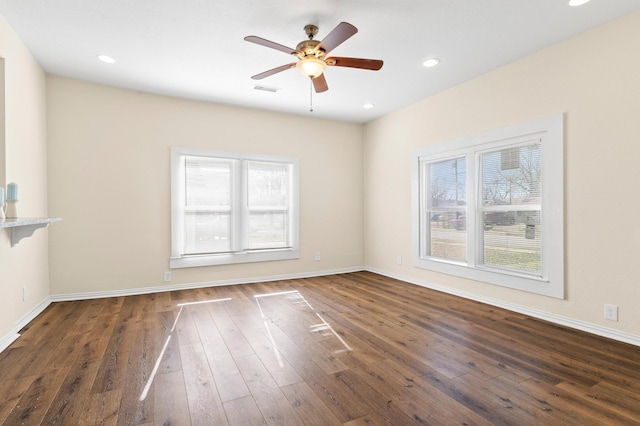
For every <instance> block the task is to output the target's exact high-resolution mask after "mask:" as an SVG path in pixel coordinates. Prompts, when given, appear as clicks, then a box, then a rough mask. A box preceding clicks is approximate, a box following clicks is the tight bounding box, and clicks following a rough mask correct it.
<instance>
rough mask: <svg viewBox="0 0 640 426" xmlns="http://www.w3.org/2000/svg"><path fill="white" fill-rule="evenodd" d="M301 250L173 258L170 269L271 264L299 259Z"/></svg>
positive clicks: (170, 260)
mask: <svg viewBox="0 0 640 426" xmlns="http://www.w3.org/2000/svg"><path fill="white" fill-rule="evenodd" d="M299 258H300V250H296V249H283V250H268V251H257V252H242V253H234V254H215V255H201V256H184V257H172V258H170V259H169V268H171V269H178V268H194V267H199V266H215V265H232V264H236V263H251V262H270V261H275V260H290V259H299Z"/></svg>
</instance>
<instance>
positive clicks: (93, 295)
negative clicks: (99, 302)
mask: <svg viewBox="0 0 640 426" xmlns="http://www.w3.org/2000/svg"><path fill="white" fill-rule="evenodd" d="M362 270H364V268H363V267H362V266H354V267H350V268H342V269H331V270H324V271H314V272H301V273H297V274H284V275H269V276H266V277H254V278H236V279H231V280H216V281H204V282H199V283H187V284H171V285H163V286H156V287H142V288H133V289H124V290H110V291H96V292H88V293H67V294H52V295H51V297H50V299H51V301H52V302H68V301H73V300H87V299H101V298H105V297H120V296H135V295H138V294H150V293H160V292H163V291H176V290H189V289H194V288H202V287H220V286H223V285H237V284H251V283H261V282H268V281H282V280H293V279H299V278H313V277H320V276H324V275H335V274H347V273H349V272H358V271H362Z"/></svg>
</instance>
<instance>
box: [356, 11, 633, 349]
mask: <svg viewBox="0 0 640 426" xmlns="http://www.w3.org/2000/svg"><path fill="white" fill-rule="evenodd" d="M639 42H640V13H638V12H636V13H634V14H631V15H628V16H626V17H624V18H622V19H620V20H618V21H615V22H612V23H610V24H607V25H605V26H602V27H600V28H597V29H595V30H592V31H590V32H588V33H585V34H583V35H580V36H578V37H575V38H573V39H571V40H568V41H565V42H563V43H560V44H557V45H554V46H552V47H550V48H547V49H545V50H543V51H540V52H538V53H536V54H534V55H531V56H529V57H527V58H524V59H522V60H520V61H517V62H515V63H513V64H510V65H508V66H505V67H503V68H500V69H498V70H495V71H493V72H490V73H488V74H486V75H483V76H481V77H479V78H476V79H474V80H472V81H469V82H467V83H465V84H462V85H460V86H457V87H455V88H453V89H451V90H448V91H446V92H443V93H441V94H438V95H437V96H433V97H430V98H428V99H425V100H423V101H421V102H419V103H416V104H414V105H412V106H410V107H408V108H405V109H403V110H401V111H398V112H396V113H394V114H391V115H388V116H386V117H383V118H381V119H379V120H376V121H374V122H371V123H369V124H367V125H366V126H365V147H364V152H365V154H364V164H365V262H366V264H367V265H368V266H369V267H371V268H374V269H377V270H380V271H384V272H385V273H388V274H390V275H395V276H404V277H407V278H409V279H411V280H414V281H416V282H423V283H433V284H436V285H441V286H445V287H446V288H448V289H449V290H450V291H453V292H465V293H472V294H474V295H477V296H479V297H481V298H491V299H493V300H497V301H500V302H502V303H505V304H515V305H518V306H523V307H526V308H527V309H531V310H536V311H544V312H548V313H550V314H553V315H555V316H558V317H566V318H569V319H571V320H576V321H580V322H586V323H590V324H595V325H597V326H600V327H607V328H611V329H615V330H618V331H620V332H623V333H630V334H633V335H636V336H640V309H638V301H639V300H640V285H638V277H640V263H639V262H638V261H637V257H638V247H639V246H640V222H639V221H638V212H639V211H640V198H638V196H637V193H638V191H637V186H638V182H640V167H639V166H638V163H637V161H638V158H640V120H639V119H638V112H639V111H640V78H639V76H640V55H638V43H639ZM434 72H437V70H434ZM425 78H428V75H427V76H425ZM560 112H563V113H565V144H566V145H565V175H566V178H565V179H566V182H565V207H566V220H565V233H566V251H565V260H566V288H567V298H566V300H556V299H553V298H549V297H543V296H538V295H534V294H529V293H524V292H520V291H514V290H510V289H506V288H502V287H498V286H493V285H488V284H482V283H479V282H473V281H469V280H465V279H462V278H456V277H452V276H446V275H443V274H438V273H433V272H429V271H426V270H421V269H417V268H414V267H413V266H412V265H411V191H410V188H411V174H410V170H411V167H410V166H411V163H410V160H411V150H412V149H413V148H415V147H419V146H423V145H426V144H431V143H435V142H439V141H444V140H449V139H452V138H457V137H460V136H463V135H469V134H474V133H477V132H481V131H484V130H490V129H495V128H500V127H503V126H507V125H510V124H515V123H519V122H523V121H527V120H531V119H535V118H539V117H543V116H547V115H550V114H554V113H560ZM399 255H401V256H402V257H403V259H404V261H403V263H402V265H398V264H397V263H396V257H397V256H399ZM604 303H611V304H615V305H618V306H619V307H620V321H619V322H618V323H615V322H611V321H606V320H604V319H603V309H604V307H603V304H604Z"/></svg>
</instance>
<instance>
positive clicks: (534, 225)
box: [483, 211, 542, 274]
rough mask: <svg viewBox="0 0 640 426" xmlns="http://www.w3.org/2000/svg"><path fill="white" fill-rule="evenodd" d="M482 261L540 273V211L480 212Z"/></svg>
mask: <svg viewBox="0 0 640 426" xmlns="http://www.w3.org/2000/svg"><path fill="white" fill-rule="evenodd" d="M483 223H484V231H483V234H484V264H485V265H491V266H498V267H504V268H510V269H516V270H519V271H523V272H531V273H535V274H541V271H542V267H541V248H542V240H541V235H540V212H539V211H508V212H485V213H484V219H483Z"/></svg>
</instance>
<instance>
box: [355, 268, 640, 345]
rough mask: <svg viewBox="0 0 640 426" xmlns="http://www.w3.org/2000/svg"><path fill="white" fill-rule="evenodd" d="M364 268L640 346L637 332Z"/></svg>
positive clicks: (371, 269) (371, 270) (639, 336)
mask: <svg viewBox="0 0 640 426" xmlns="http://www.w3.org/2000/svg"><path fill="white" fill-rule="evenodd" d="M364 270H365V271H368V272H373V273H374V274H379V275H384V276H385V277H389V278H393V279H396V280H400V281H404V282H406V283H409V284H414V285H418V286H420V287H425V288H429V289H431V290H436V291H440V292H442V293H447V294H451V295H453V296H458V297H462V298H464V299H469V300H473V301H476V302H480V303H485V304H487V305H491V306H495V307H497V308H502V309H506V310H508V311H512V312H517V313H519V314H523V315H528V316H530V317H533V318H538V319H541V320H545V321H549V322H551V323H554V324H558V325H562V326H565V327H569V328H572V329H575V330H580V331H584V332H587V333H590V334H595V335H597V336H602V337H606V338H609V339H613V340H617V341H619V342H624V343H629V344H630V345H634V346H640V335H637V334H631V333H626V332H624V331H619V330H614V329H612V328H608V327H603V326H601V325H598V324H592V323H589V322H586V321H580V320H576V319H573V318H568V317H564V316H561V315H556V314H552V313H549V312H545V311H540V310H537V309H532V308H528V307H526V306H522V305H517V304H515V303H509V302H505V301H502V300H497V299H492V298H490V297H485V296H479V295H477V294H474V293H469V292H466V291H462V290H456V289H453V288H450V287H445V286H442V285H439V284H434V283H432V282H429V281H422V280H418V279H415V278H411V277H406V276H404V275H398V274H393V273H390V272H386V271H383V270H380V269H377V268H372V267H370V266H367V267H365V268H364Z"/></svg>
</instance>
